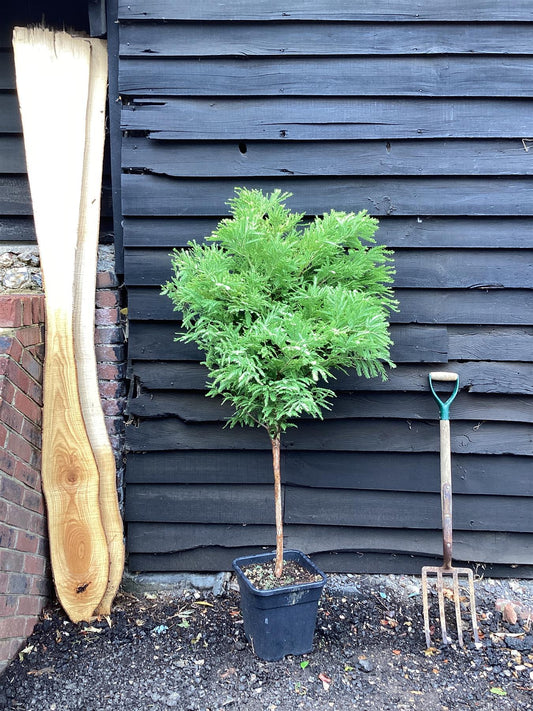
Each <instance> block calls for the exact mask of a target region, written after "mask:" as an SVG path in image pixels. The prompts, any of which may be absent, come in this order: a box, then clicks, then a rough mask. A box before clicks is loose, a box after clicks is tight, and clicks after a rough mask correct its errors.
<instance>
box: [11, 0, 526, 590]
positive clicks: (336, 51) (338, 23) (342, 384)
mask: <svg viewBox="0 0 533 711" xmlns="http://www.w3.org/2000/svg"><path fill="white" fill-rule="evenodd" d="M118 6H119V9H118V14H119V35H120V58H119V69H118V80H119V86H120V91H121V95H122V98H123V101H122V109H121V128H122V132H123V138H122V152H121V167H122V199H123V202H122V218H123V228H124V233H123V234H124V245H125V253H124V271H125V281H126V285H127V287H128V308H129V318H130V330H129V357H130V372H131V376H132V381H133V383H134V388H133V390H132V393H133V395H132V397H130V400H129V416H130V421H131V425H130V426H128V428H127V447H128V453H127V459H128V464H127V479H128V484H129V486H128V493H127V507H126V517H127V519H128V523H129V528H130V532H131V536H130V539H129V544H128V545H129V551H130V567H131V569H133V570H167V571H172V570H221V569H229V567H230V565H231V560H232V559H233V558H234V557H236V556H237V555H239V554H244V553H246V552H257V551H259V550H261V549H262V548H263V547H264V546H272V544H273V541H274V532H273V530H272V521H273V505H272V489H271V487H272V474H271V453H270V451H269V446H268V438H267V437H266V436H265V434H264V432H262V431H261V430H242V429H238V428H235V429H232V430H228V429H227V428H224V423H225V420H226V418H227V417H228V416H229V414H230V412H231V408H229V406H228V405H223V404H222V403H221V401H220V399H211V398H206V397H205V395H204V393H205V391H206V370H205V368H204V366H203V365H202V364H201V360H202V354H201V353H200V352H199V351H198V349H197V348H196V347H195V346H194V345H192V344H183V343H175V342H174V337H175V334H176V333H179V330H180V328H181V321H180V318H181V315H180V314H179V313H176V312H174V310H173V308H172V304H171V303H170V301H169V300H168V299H167V298H166V297H163V296H161V293H160V285H161V284H162V283H164V282H165V281H166V280H167V279H168V278H169V277H170V276H171V269H170V256H169V255H170V252H171V250H172V249H173V248H183V247H185V246H186V245H187V243H188V241H189V240H191V239H196V240H198V241H202V240H203V239H205V237H206V236H207V235H209V234H210V233H211V232H212V230H213V229H215V227H216V225H217V222H218V220H219V219H221V218H222V217H224V216H226V215H227V210H228V207H227V200H228V199H229V198H230V197H231V196H232V194H233V190H234V187H235V186H247V187H251V188H260V189H263V190H266V191H270V190H273V189H275V188H280V189H282V190H285V191H289V192H292V193H293V196H292V197H291V198H290V199H289V201H288V205H289V206H290V207H291V209H293V210H295V211H298V212H303V213H305V215H306V218H305V219H311V218H312V217H313V216H314V215H317V214H322V213H323V212H324V211H327V210H330V209H331V208H334V209H338V210H345V211H348V210H359V209H363V208H364V209H367V210H368V211H369V213H370V214H371V215H373V216H375V217H377V218H379V221H380V229H379V230H378V232H377V235H376V238H377V241H378V243H382V244H386V245H388V246H389V247H390V248H392V249H394V251H395V267H396V277H395V292H396V297H397V299H398V301H399V304H400V308H399V311H398V312H395V313H393V314H391V323H392V325H391V337H392V339H393V341H394V347H393V351H392V357H393V360H394V361H395V362H396V363H397V367H396V368H395V369H394V370H392V371H391V372H390V373H389V378H388V380H387V381H382V380H380V379H379V378H377V379H372V380H366V379H364V378H361V377H358V376H357V375H356V374H354V373H353V372H350V373H347V374H343V373H338V374H337V377H336V379H334V380H332V381H331V382H330V384H329V385H330V386H331V388H332V390H334V392H335V395H336V397H335V399H334V401H333V407H332V409H331V410H330V411H328V412H326V413H325V417H324V420H323V421H312V420H306V419H305V418H304V419H303V420H302V421H301V422H300V423H299V427H298V428H297V429H293V430H290V431H289V432H287V433H286V435H285V437H284V442H283V452H282V473H283V474H282V476H283V483H284V497H285V519H286V523H287V540H286V543H287V545H294V546H295V547H300V548H304V550H306V551H307V552H310V553H312V554H313V555H314V557H315V560H316V561H317V562H320V563H321V564H322V565H323V566H324V567H325V569H326V570H328V571H334V570H339V571H342V570H345V571H347V572H350V571H351V572H413V571H414V572H419V570H420V566H421V565H423V564H424V563H433V562H434V561H435V559H438V558H439V557H440V552H441V546H442V540H441V534H440V530H439V528H440V510H439V495H438V493H439V463H438V462H439V454H438V450H439V436H438V412H436V411H435V410H436V408H435V406H434V401H433V400H432V398H431V396H430V394H429V392H428V385H427V374H428V372H429V371H430V370H435V369H438V370H454V371H456V372H458V373H459V377H460V382H461V392H460V394H459V396H458V398H457V400H456V402H455V403H454V409H453V412H452V420H453V422H452V448H453V457H452V466H453V477H454V492H455V493H456V495H457V503H456V507H455V508H456V520H455V521H454V523H455V527H456V529H457V539H458V540H457V546H456V547H457V548H458V553H457V555H458V560H465V561H475V562H480V563H483V564H484V565H487V566H488V567H487V570H491V571H493V572H494V573H495V574H503V575H517V574H520V575H524V576H529V577H533V556H532V554H531V550H532V549H531V536H532V535H533V531H532V530H531V516H530V513H529V512H530V509H531V503H532V500H533V478H532V477H531V463H532V456H533V434H532V430H531V424H532V419H533V415H532V411H533V408H532V405H533V386H532V383H533V362H532V358H531V353H532V352H533V348H532V345H533V238H532V234H533V230H532V227H533V207H532V201H531V200H530V192H531V187H530V176H531V175H532V174H533V163H532V160H533V157H532V156H533V140H532V138H531V126H532V125H533V97H532V93H531V89H530V87H531V85H532V83H533V82H532V81H531V80H532V79H533V46H532V44H531V41H530V38H531V28H532V27H533V24H532V23H533V8H532V7H531V3H530V2H529V0H518V2H515V3H513V4H512V6H511V5H510V4H509V3H506V4H505V7H504V6H503V5H502V3H498V2H496V0H490V1H489V0H473V2H469V3H466V4H465V3H464V2H461V3H459V0H454V1H453V2H450V0H436V1H435V2H432V3H426V2H421V1H419V0H393V1H392V2H389V1H387V2H385V0H378V2H375V0H372V2H371V1H370V0H363V1H362V2H358V3H351V2H348V1H347V0H334V1H333V2H331V0H329V1H328V2H326V1H325V0H301V1H300V2H294V3H289V4H287V3H283V4H282V3H277V2H274V4H272V3H269V4H264V3H263V4H261V3H257V2H252V0H236V2H233V3H225V2H223V3H215V2H212V0H200V2H197V3H194V4H192V3H185V2H181V1H180V2H176V1H175V0H157V1H156V2H152V3H146V2H145V1H144V0H142V1H141V0H135V1H134V2H133V3H132V2H128V3H126V2H125V1H124V2H123V1H122V0H119V2H118ZM1 150H2V149H1V144H0V151H1ZM502 472H504V473H505V476H503V477H502ZM511 477H512V482H513V486H512V487H510V486H509V484H508V482H509V481H510V480H511ZM244 524H245V525H244ZM222 540H223V541H224V545H223V546H222V545H220V541H222ZM354 550H355V551H357V553H354ZM511 565H518V566H520V567H519V569H518V571H517V569H516V568H511V567H510V566H511Z"/></svg>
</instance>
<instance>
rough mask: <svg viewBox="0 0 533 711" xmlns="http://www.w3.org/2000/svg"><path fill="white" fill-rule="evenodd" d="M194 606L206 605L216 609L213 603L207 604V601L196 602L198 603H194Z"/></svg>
mask: <svg viewBox="0 0 533 711" xmlns="http://www.w3.org/2000/svg"><path fill="white" fill-rule="evenodd" d="M193 605H205V606H206V607H214V605H213V604H212V603H210V602H206V601H205V600H196V602H193Z"/></svg>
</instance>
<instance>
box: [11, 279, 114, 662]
mask: <svg viewBox="0 0 533 711" xmlns="http://www.w3.org/2000/svg"><path fill="white" fill-rule="evenodd" d="M122 321H123V318H122V315H121V291H120V288H119V283H118V281H117V278H116V276H115V275H114V274H113V273H112V272H101V273H99V274H98V275H97V291H96V313H95V322H96V328H95V347H96V358H97V362H98V378H99V387H100V396H101V398H102V405H103V409H104V414H105V419H106V425H107V429H108V432H109V436H110V440H111V444H112V446H113V450H114V452H115V457H116V462H117V487H118V492H119V500H120V502H121V503H122V480H123V468H124V463H123V439H124V421H123V410H124V403H125V396H126V385H125V375H126V372H125V371H126V366H125V353H124V350H125V345H124V343H125V339H124V328H123V325H122ZM43 322H44V295H43V294H35V293H34V294H0V671H1V670H2V669H3V668H4V667H5V666H6V665H7V663H8V662H9V660H10V659H11V658H12V657H13V656H14V655H15V654H16V652H17V651H18V649H19V648H20V647H21V646H22V645H23V644H24V642H25V640H26V637H28V636H29V635H30V634H31V632H32V630H33V627H34V625H35V623H36V622H37V619H38V616H39V613H40V612H41V610H42V608H43V606H44V604H45V603H46V601H47V598H48V597H49V595H50V594H51V577H50V572H49V568H48V551H47V541H46V522H45V511H44V503H43V497H42V494H41V477H40V445H41V404H42V362H43V351H44V344H43V334H44V328H43Z"/></svg>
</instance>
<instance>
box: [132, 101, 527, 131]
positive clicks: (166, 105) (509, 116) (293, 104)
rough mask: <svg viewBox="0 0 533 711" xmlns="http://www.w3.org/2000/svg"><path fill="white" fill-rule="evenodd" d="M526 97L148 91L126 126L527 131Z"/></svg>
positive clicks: (142, 128) (135, 128) (134, 104)
mask: <svg viewBox="0 0 533 711" xmlns="http://www.w3.org/2000/svg"><path fill="white" fill-rule="evenodd" d="M532 121H533V105H532V102H531V101H527V100H524V99H502V98H496V99H490V100H487V99H471V98H470V99H453V98H450V99H428V98H417V97H413V98H406V99H402V98H398V99H397V98H390V99H380V98H376V99H374V98H344V97H339V98H333V97H313V98H309V97H300V98H290V97H286V98H274V97H272V98H253V99H252V98H249V99H242V98H238V99H237V98H234V99H225V98H220V99H217V98H212V99H208V98H168V99H163V98H157V97H153V98H146V99H142V100H141V99H138V100H135V101H134V102H132V103H131V104H128V105H126V106H124V107H123V110H122V117H121V125H122V128H123V130H125V131H149V132H151V133H150V135H151V137H153V138H159V139H182V140H183V139H185V140H224V141H229V140H234V141H247V140H254V139H259V140H279V139H283V140H289V141H303V140H328V139H330V140H340V139H342V140H354V139H373V140H377V139H388V140H392V139H394V138H516V137H529V136H530V134H531V123H532Z"/></svg>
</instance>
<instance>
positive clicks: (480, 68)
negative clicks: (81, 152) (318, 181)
mask: <svg viewBox="0 0 533 711" xmlns="http://www.w3.org/2000/svg"><path fill="white" fill-rule="evenodd" d="M532 75H533V62H532V60H530V59H529V58H528V57H514V56H506V57H505V58H504V59H502V58H500V57H497V56H496V57H493V56H489V55H486V56H483V57H471V56H468V55H466V56H446V57H422V56H416V57H401V56H394V57H388V56H383V57H360V58H359V57H342V58H336V57H316V56H315V57H313V59H312V63H311V61H310V60H309V59H307V58H300V57H281V58H276V57H275V58H267V57H265V58H260V59H255V58H250V57H235V58H231V59H226V58H220V57H213V58H205V59H203V60H202V61H201V62H199V61H198V60H197V59H181V58H180V59H169V58H163V59H159V58H158V57H157V56H154V55H151V56H150V55H149V56H148V57H142V58H140V59H137V58H123V59H122V60H121V62H120V63H119V77H118V81H119V91H120V93H121V94H122V95H123V96H143V95H144V96H234V95H235V93H236V91H235V87H236V86H238V93H239V95H240V96H257V95H258V94H260V95H261V96H280V95H282V96H315V95H316V96H428V97H437V96H438V97H445V96H446V97H448V96H459V97H462V96H472V97H492V96H507V97H510V96H520V97H529V96H531V88H530V85H531V80H532Z"/></svg>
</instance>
